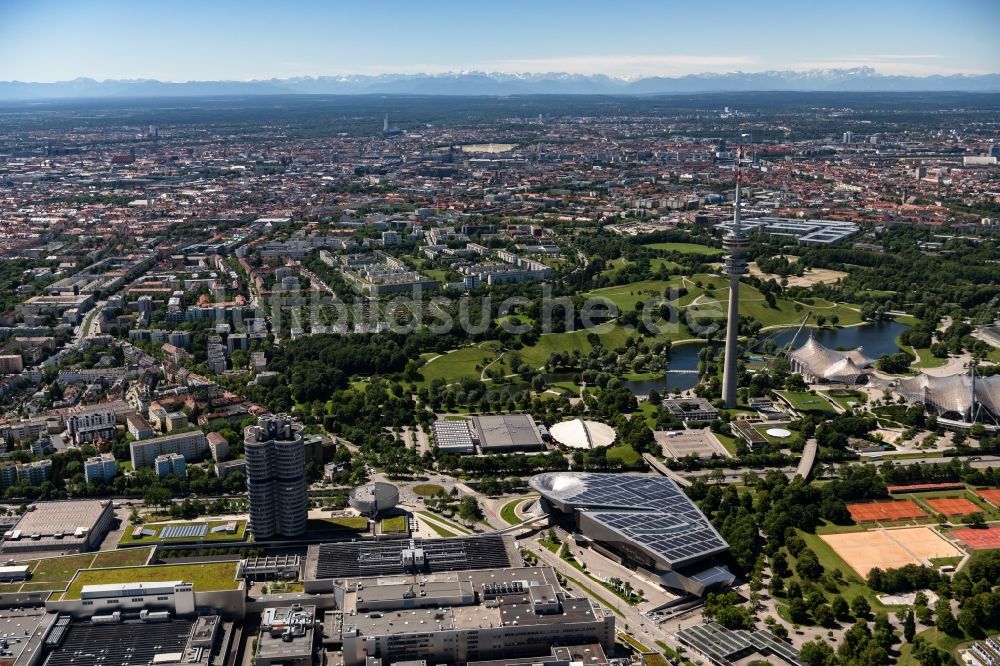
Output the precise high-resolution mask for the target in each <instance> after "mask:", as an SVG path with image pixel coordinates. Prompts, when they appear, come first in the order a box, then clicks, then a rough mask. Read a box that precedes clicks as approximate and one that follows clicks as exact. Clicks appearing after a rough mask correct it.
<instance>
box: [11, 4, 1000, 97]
mask: <svg viewBox="0 0 1000 666" xmlns="http://www.w3.org/2000/svg"><path fill="white" fill-rule="evenodd" d="M919 4H921V9H920V11H915V10H914V8H913V5H912V3H903V2H896V1H894V2H887V3H879V4H877V5H872V4H864V3H860V2H845V3H840V4H839V5H838V7H837V8H835V9H834V10H833V11H824V10H820V9H818V8H813V7H809V6H801V5H799V4H796V3H788V2H780V1H773V2H768V3H764V4H761V5H758V6H755V7H754V8H753V10H752V11H748V10H747V8H746V7H745V6H743V5H739V4H737V3H734V2H729V1H722V2H713V3H707V4H706V3H700V4H698V5H697V6H693V7H692V6H689V5H684V4H675V3H667V4H661V3H651V2H645V1H637V2H631V3H629V4H628V5H627V6H626V7H621V6H615V7H609V6H607V5H603V4H600V3H594V2H582V3H573V4H572V5H570V4H568V3H565V2H551V3H545V4H543V5H541V6H536V5H533V4H530V3H524V2H513V3H509V4H508V5H506V6H505V11H503V12H499V11H496V10H495V8H494V7H493V6H485V5H478V6H477V5H472V6H468V5H466V4H458V3H452V2H442V3H435V4H434V5H433V6H432V7H424V6H420V7H417V6H413V5H411V4H407V3H403V2H395V1H389V2H384V3H380V4H379V5H378V9H377V10H373V9H371V8H370V7H363V8H359V7H356V6H350V5H341V4H328V3H318V2H314V1H312V0H299V1H298V2H296V3H294V4H293V5H292V6H291V7H289V6H287V5H282V6H280V7H279V6H275V5H270V4H268V3H262V2H248V3H239V4H237V3H234V2H229V1H224V2H218V3H193V2H188V1H186V0H185V1H183V2H178V3H174V4H172V5H171V7H170V11H164V10H162V9H156V8H153V7H151V6H148V5H141V4H137V3H124V2H120V1H119V0H106V1H102V2H97V3H89V4H87V5H76V4H70V3H65V2H59V1H53V2H38V3H31V4H30V5H29V4H23V3H15V2H10V1H6V0H4V1H0V80H2V81H9V80H18V81H31V82H52V81H64V80H72V79H75V78H79V77H86V78H94V79H98V80H102V79H158V80H163V81H204V80H241V81H245V80H259V79H269V78H291V77H305V76H338V75H345V76H346V75H353V74H358V75H378V74H418V73H419V74H441V73H449V72H467V71H483V72H510V73H545V72H565V73H569V74H583V75H595V74H602V75H607V76H612V77H619V78H625V79H636V78H643V77H651V76H684V75H688V74H702V73H716V74H723V73H732V72H762V71H775V70H791V71H811V70H823V69H850V68H858V67H871V68H874V69H875V70H876V71H877V72H879V73H880V74H886V75H906V76H933V75H951V74H958V73H961V74H987V73H995V72H998V71H1000V46H998V45H997V43H996V41H995V39H993V37H992V35H991V30H990V26H991V25H997V23H998V22H1000V6H998V5H996V4H995V3H991V2H986V1H983V0H964V1H962V2H957V3H951V4H949V5H947V6H944V5H941V4H939V3H919ZM990 17H993V19H996V20H991V18H990ZM776 33H780V35H781V40H774V39H772V37H773V35H774V34H776ZM26 55H27V57H26Z"/></svg>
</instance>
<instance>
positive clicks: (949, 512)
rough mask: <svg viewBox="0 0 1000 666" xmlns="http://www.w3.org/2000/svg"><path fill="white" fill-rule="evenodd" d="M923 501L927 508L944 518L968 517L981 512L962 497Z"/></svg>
mask: <svg viewBox="0 0 1000 666" xmlns="http://www.w3.org/2000/svg"><path fill="white" fill-rule="evenodd" d="M924 501H925V502H927V506H929V507H931V508H932V509H934V510H935V511H937V512H938V513H940V514H942V515H945V516H968V515H969V514H970V513H978V512H981V511H982V509H980V508H979V507H978V506H976V505H975V504H973V503H972V502H970V501H969V500H967V499H965V498H964V497H938V498H936V499H929V500H924Z"/></svg>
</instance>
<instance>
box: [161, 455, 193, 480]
mask: <svg viewBox="0 0 1000 666" xmlns="http://www.w3.org/2000/svg"><path fill="white" fill-rule="evenodd" d="M153 467H154V468H156V476H158V477H160V478H161V479H162V478H163V477H165V476H170V475H171V474H173V475H174V476H176V477H177V478H178V479H183V478H184V477H185V476H186V475H187V474H186V465H185V461H184V456H182V455H181V454H179V453H164V454H163V455H161V456H156V459H155V460H153Z"/></svg>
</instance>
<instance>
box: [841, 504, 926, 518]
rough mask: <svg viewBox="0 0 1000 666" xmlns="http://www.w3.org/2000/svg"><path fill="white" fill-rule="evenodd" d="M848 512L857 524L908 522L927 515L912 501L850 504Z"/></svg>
mask: <svg viewBox="0 0 1000 666" xmlns="http://www.w3.org/2000/svg"><path fill="white" fill-rule="evenodd" d="M847 510H848V511H850V512H851V518H853V519H854V522H856V523H871V522H874V521H877V520H907V519H910V518H923V517H925V516H926V515H927V514H925V513H924V512H923V510H922V509H921V508H920V507H919V506H917V505H916V504H914V503H913V502H911V501H910V500H890V501H888V502H859V503H857V504H848V505H847Z"/></svg>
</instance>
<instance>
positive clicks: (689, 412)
mask: <svg viewBox="0 0 1000 666" xmlns="http://www.w3.org/2000/svg"><path fill="white" fill-rule="evenodd" d="M663 406H664V407H665V408H666V409H667V410H668V411H669V412H670V413H671V414H672V415H674V416H675V417H677V418H678V419H680V420H681V421H717V420H718V419H719V412H718V410H717V409H715V407H713V406H712V403H710V402H709V401H708V400H705V399H704V398H684V399H680V400H678V399H674V398H671V399H668V400H664V401H663Z"/></svg>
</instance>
